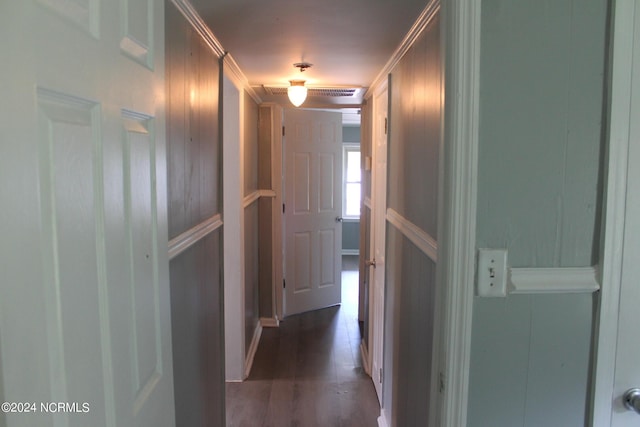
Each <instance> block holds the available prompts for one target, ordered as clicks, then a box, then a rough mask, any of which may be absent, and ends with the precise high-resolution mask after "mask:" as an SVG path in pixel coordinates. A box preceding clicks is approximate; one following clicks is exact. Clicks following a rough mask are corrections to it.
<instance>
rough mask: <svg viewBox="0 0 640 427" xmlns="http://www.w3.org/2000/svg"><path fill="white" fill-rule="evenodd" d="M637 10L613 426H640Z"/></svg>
mask: <svg viewBox="0 0 640 427" xmlns="http://www.w3.org/2000/svg"><path fill="white" fill-rule="evenodd" d="M621 9H622V8H621ZM634 9H635V37H634V40H635V41H636V43H635V44H634V46H633V49H632V50H631V53H632V56H633V59H632V64H633V65H632V80H631V97H630V100H631V104H630V106H629V109H630V114H629V115H628V116H626V114H625V116H626V117H625V118H628V117H630V118H631V120H630V121H629V152H628V170H627V195H626V212H625V224H624V243H623V245H624V246H623V251H622V275H621V289H620V306H619V317H618V345H617V356H616V365H615V384H614V391H613V408H612V411H611V417H612V418H611V419H612V422H611V425H612V426H613V427H632V426H638V425H640V413H638V412H636V411H634V410H631V409H629V408H625V406H624V403H623V400H624V395H625V392H627V391H628V390H631V389H636V388H637V389H640V339H638V313H640V262H638V261H640V167H638V165H640V121H638V117H640V43H637V41H638V40H640V7H639V6H638V5H637V3H636V6H635V8H634ZM623 20H624V21H627V19H617V22H621V21H623ZM628 22H631V21H630V20H629V21H628ZM616 52H618V51H616ZM615 54H616V53H614V55H615ZM627 54H628V52H627V53H625V55H627ZM615 60H616V59H615V58H614V61H615ZM625 70H626V67H625ZM625 74H626V73H625ZM625 97H626V94H625ZM635 402H636V407H637V410H638V411H639V412H640V390H639V391H638V392H637V397H636V399H635Z"/></svg>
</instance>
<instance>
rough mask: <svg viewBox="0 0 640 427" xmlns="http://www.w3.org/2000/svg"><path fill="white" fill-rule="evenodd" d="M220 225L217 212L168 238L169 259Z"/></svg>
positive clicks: (220, 220)
mask: <svg viewBox="0 0 640 427" xmlns="http://www.w3.org/2000/svg"><path fill="white" fill-rule="evenodd" d="M220 227H222V216H221V215H220V214H217V215H214V216H212V217H211V218H209V219H207V220H205V221H203V222H201V223H200V224H198V225H196V226H195V227H192V228H190V229H189V230H187V231H185V232H184V233H181V234H179V235H178V236H176V237H174V238H173V239H171V240H169V260H172V259H174V258H175V257H177V256H178V255H180V254H181V253H183V252H184V251H186V250H187V249H189V248H190V247H191V246H193V245H194V244H196V243H197V242H199V241H200V240H202V239H203V238H204V237H206V236H207V235H208V234H209V233H212V232H214V231H215V230H217V229H218V228H220Z"/></svg>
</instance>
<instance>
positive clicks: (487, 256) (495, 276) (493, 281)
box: [478, 249, 507, 297]
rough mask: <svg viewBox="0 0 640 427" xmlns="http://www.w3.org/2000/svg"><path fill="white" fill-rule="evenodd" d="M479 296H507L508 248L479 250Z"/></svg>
mask: <svg viewBox="0 0 640 427" xmlns="http://www.w3.org/2000/svg"><path fill="white" fill-rule="evenodd" d="M478 296H481V297H506V296H507V250H506V249H479V250H478Z"/></svg>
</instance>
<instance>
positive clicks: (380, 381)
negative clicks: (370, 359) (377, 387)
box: [378, 368, 382, 384]
mask: <svg viewBox="0 0 640 427" xmlns="http://www.w3.org/2000/svg"><path fill="white" fill-rule="evenodd" d="M378 382H379V383H380V384H382V368H380V380H379V381H378Z"/></svg>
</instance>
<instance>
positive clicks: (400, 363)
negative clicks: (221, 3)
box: [382, 15, 442, 426]
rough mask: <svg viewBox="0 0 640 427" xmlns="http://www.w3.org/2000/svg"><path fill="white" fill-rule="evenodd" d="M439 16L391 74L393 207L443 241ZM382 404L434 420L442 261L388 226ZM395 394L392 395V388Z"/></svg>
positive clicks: (405, 415)
mask: <svg viewBox="0 0 640 427" xmlns="http://www.w3.org/2000/svg"><path fill="white" fill-rule="evenodd" d="M440 42H441V39H440V17H439V15H438V16H437V17H435V18H434V19H433V20H432V21H431V22H430V23H429V25H428V26H427V28H426V29H425V31H424V33H423V34H422V35H421V36H420V37H419V38H418V39H417V40H416V42H415V43H414V45H413V46H412V47H411V49H410V50H409V51H408V52H407V53H406V54H405V56H404V57H403V58H402V60H401V61H400V62H399V63H398V65H397V66H396V67H395V68H394V69H393V71H392V73H391V79H390V85H389V91H390V98H391V102H390V110H389V149H388V153H389V157H388V167H389V172H388V183H387V194H388V196H387V205H388V207H390V208H392V209H394V210H395V211H397V212H398V213H399V214H400V215H402V216H403V217H404V219H405V220H408V221H410V222H411V223H412V224H413V225H415V226H416V227H418V228H420V229H421V230H422V231H424V232H426V233H427V234H429V235H430V236H431V237H433V238H434V239H437V226H436V224H437V213H438V203H437V201H438V181H437V177H438V167H439V149H440V144H441V137H442V135H441V125H440V124H441V119H442V103H441V97H442V78H441V71H442V67H441V54H440V46H441V43H440ZM386 250H387V252H386V268H387V270H386V283H385V331H384V334H385V336H384V339H385V341H384V380H383V402H382V406H383V408H384V410H385V413H386V415H387V417H388V420H389V421H390V423H391V425H393V426H417V425H426V424H427V423H428V420H429V402H430V398H431V396H430V386H431V356H432V354H433V351H434V341H433V337H434V319H435V285H436V280H435V279H436V277H435V273H436V265H435V264H434V263H433V261H432V260H431V259H429V258H428V257H427V255H426V254H425V253H424V252H422V251H421V250H420V249H418V247H416V246H415V245H414V244H413V243H411V241H410V240H409V239H408V238H407V237H406V236H405V235H403V234H402V232H400V231H399V230H397V229H396V228H395V227H394V226H393V225H392V224H391V223H387V248H386ZM389 391H393V394H392V395H391V393H389Z"/></svg>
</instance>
